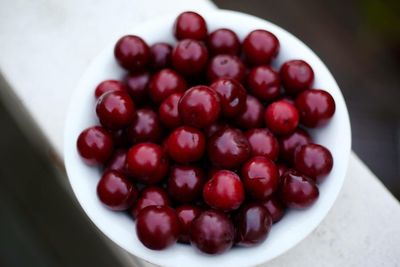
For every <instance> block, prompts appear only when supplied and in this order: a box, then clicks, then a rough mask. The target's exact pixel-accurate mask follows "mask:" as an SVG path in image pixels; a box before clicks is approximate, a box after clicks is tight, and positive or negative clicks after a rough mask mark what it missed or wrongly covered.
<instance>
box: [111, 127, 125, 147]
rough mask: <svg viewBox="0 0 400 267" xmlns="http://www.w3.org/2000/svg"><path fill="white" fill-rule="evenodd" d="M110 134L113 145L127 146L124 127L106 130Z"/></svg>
mask: <svg viewBox="0 0 400 267" xmlns="http://www.w3.org/2000/svg"><path fill="white" fill-rule="evenodd" d="M108 132H109V133H110V134H111V136H112V139H113V142H114V146H115V147H127V146H128V145H129V140H128V134H127V131H126V129H118V130H108Z"/></svg>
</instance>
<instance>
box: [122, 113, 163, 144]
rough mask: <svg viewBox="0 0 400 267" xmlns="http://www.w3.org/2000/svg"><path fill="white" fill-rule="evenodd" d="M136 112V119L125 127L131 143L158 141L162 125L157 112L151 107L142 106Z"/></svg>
mask: <svg viewBox="0 0 400 267" xmlns="http://www.w3.org/2000/svg"><path fill="white" fill-rule="evenodd" d="M136 114H137V115H136V119H135V120H134V122H133V123H132V124H131V125H129V127H128V128H127V134H128V139H129V141H130V142H131V144H137V143H142V142H153V143H156V142H158V141H160V139H161V135H162V127H161V123H160V120H159V118H158V115H157V113H156V112H154V111H153V110H152V109H151V108H142V109H139V110H138V111H137V113H136Z"/></svg>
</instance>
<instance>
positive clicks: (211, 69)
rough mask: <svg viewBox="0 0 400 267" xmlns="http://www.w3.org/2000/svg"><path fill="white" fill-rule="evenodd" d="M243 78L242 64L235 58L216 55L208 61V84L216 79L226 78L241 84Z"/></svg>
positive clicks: (243, 68)
mask: <svg viewBox="0 0 400 267" xmlns="http://www.w3.org/2000/svg"><path fill="white" fill-rule="evenodd" d="M244 76H245V67H244V64H243V62H242V61H241V60H240V59H239V58H238V57H237V56H232V55H216V56H215V57H213V58H212V59H211V60H210V62H209V64H208V67H207V78H208V80H209V81H210V82H213V81H215V80H216V79H218V78H228V79H234V80H237V81H238V82H242V81H243V79H244Z"/></svg>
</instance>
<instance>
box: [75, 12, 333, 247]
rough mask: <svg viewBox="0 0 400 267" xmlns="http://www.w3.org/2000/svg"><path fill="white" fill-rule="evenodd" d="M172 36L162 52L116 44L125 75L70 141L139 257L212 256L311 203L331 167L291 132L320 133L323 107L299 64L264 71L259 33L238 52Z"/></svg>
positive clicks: (325, 153)
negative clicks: (135, 242) (132, 223)
mask: <svg viewBox="0 0 400 267" xmlns="http://www.w3.org/2000/svg"><path fill="white" fill-rule="evenodd" d="M174 35H175V37H176V39H177V40H178V42H177V43H176V44H175V45H174V46H171V45H170V44H166V43H156V44H154V45H152V46H150V47H149V46H148V45H147V44H146V42H145V41H144V40H143V39H141V38H140V37H138V36H134V35H127V36H124V37H122V38H121V39H119V41H118V42H117V43H116V45H115V50H114V54H115V58H116V60H117V62H118V64H119V65H120V66H121V67H122V68H124V69H126V70H127V71H128V73H127V74H126V76H125V77H124V79H123V81H117V80H106V81H103V82H101V83H100V84H99V85H98V87H97V88H96V90H95V96H96V98H97V99H98V100H97V105H96V114H97V116H98V118H99V121H100V124H101V126H93V127H90V128H88V129H86V130H84V131H83V132H82V133H81V134H80V135H79V138H78V141H77V147H78V151H79V154H80V155H81V157H82V158H83V159H84V160H85V162H86V163H87V164H89V165H96V166H101V167H103V168H104V172H103V176H102V178H101V179H100V181H99V183H98V186H97V194H98V197H99V199H100V201H101V202H102V203H103V204H104V205H105V206H107V207H108V208H110V209H112V210H115V211H124V210H129V211H130V213H131V214H132V217H133V218H134V219H135V220H136V230H137V235H138V238H139V239H140V241H141V242H142V243H143V244H144V245H145V246H146V247H148V248H150V249H155V250H160V249H165V248H167V247H168V246H170V245H172V244H174V243H175V242H177V241H179V242H183V243H189V242H190V243H191V244H192V245H193V246H195V247H197V248H198V249H199V250H200V251H203V252H205V253H209V254H217V253H222V252H224V251H226V250H228V249H230V248H231V247H232V246H233V245H235V244H236V245H239V246H252V245H256V244H258V243H260V242H262V241H264V240H265V239H266V237H267V235H268V232H269V231H270V228H271V225H272V223H274V222H277V221H279V220H280V219H281V218H282V216H283V215H284V212H285V209H286V208H295V209H303V208H307V207H309V206H311V205H312V204H313V203H314V202H315V201H316V200H317V198H318V196H319V190H318V187H317V184H318V183H320V182H322V181H323V179H324V177H326V175H327V174H328V173H329V172H330V171H331V169H332V166H333V158H332V155H331V153H330V152H329V150H328V149H326V148H325V147H323V146H321V145H318V144H314V143H312V140H311V137H310V136H309V134H308V133H307V131H306V130H305V129H304V128H301V127H300V124H302V125H303V126H305V127H308V128H315V127H319V126H321V125H324V124H325V123H326V122H327V121H328V120H329V119H330V118H331V117H332V116H333V114H334V112H335V102H334V100H333V98H332V96H331V95H330V94H329V93H327V92H326V91H323V90H319V89H311V87H312V84H313V80H314V72H313V70H312V68H311V66H310V65H309V64H307V63H306V62H305V61H303V60H290V61H287V62H285V63H284V64H283V65H282V66H281V67H280V69H279V71H276V70H274V69H273V68H272V67H271V66H270V63H271V61H272V60H273V59H274V58H275V57H276V55H277V54H278V52H279V47H280V45H279V40H278V39H277V38H276V36H275V35H274V34H272V33H271V32H268V31H266V30H262V29H260V30H254V31H252V32H250V33H249V34H248V35H247V36H246V38H245V39H244V40H243V42H242V43H241V42H240V40H239V39H238V36H237V35H236V34H235V33H234V32H233V31H232V30H229V29H217V30H215V31H213V32H212V33H210V34H209V33H208V30H207V25H206V22H205V20H204V19H203V18H202V17H201V16H200V15H199V14H197V13H194V12H184V13H182V14H180V15H179V16H178V17H177V19H176V21H175V25H174Z"/></svg>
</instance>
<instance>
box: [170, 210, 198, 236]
mask: <svg viewBox="0 0 400 267" xmlns="http://www.w3.org/2000/svg"><path fill="white" fill-rule="evenodd" d="M175 212H176V215H177V216H178V219H179V225H180V229H181V235H180V237H179V239H178V241H179V242H182V243H189V242H190V229H191V226H192V222H193V220H194V219H196V218H197V217H198V216H199V215H200V214H201V209H200V208H198V207H197V206H193V205H183V206H179V207H177V208H176V209H175Z"/></svg>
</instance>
